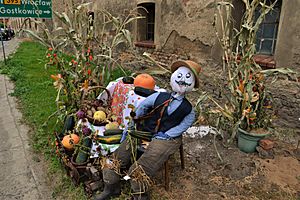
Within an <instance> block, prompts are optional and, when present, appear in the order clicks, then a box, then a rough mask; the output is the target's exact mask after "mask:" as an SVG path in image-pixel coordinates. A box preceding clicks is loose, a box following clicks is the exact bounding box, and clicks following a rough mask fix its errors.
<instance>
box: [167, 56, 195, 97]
mask: <svg viewBox="0 0 300 200" xmlns="http://www.w3.org/2000/svg"><path fill="white" fill-rule="evenodd" d="M171 71H172V73H173V74H172V75H171V81H170V82H171V83H170V84H171V87H172V90H173V91H174V92H176V93H178V94H179V95H183V94H185V93H186V92H190V91H192V89H193V88H194V87H195V88H198V87H199V80H198V76H199V74H200V71H201V67H200V66H199V65H198V64H197V63H195V62H193V61H191V60H186V61H183V60H179V61H176V62H174V63H173V64H172V65H171Z"/></svg>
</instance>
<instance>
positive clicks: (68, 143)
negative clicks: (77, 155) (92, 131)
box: [61, 133, 80, 150]
mask: <svg viewBox="0 0 300 200" xmlns="http://www.w3.org/2000/svg"><path fill="white" fill-rule="evenodd" d="M79 140H80V137H79V136H78V135H76V134H74V133H73V134H70V135H66V136H64V138H63V140H62V141H61V143H62V145H63V146H64V147H65V148H66V149H68V150H72V149H73V148H74V145H75V144H78V142H79Z"/></svg>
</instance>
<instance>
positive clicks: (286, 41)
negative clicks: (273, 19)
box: [275, 0, 300, 73]
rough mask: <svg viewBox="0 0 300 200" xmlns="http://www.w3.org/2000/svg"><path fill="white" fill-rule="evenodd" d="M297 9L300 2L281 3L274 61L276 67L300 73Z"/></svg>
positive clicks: (293, 0) (298, 16)
mask: <svg viewBox="0 0 300 200" xmlns="http://www.w3.org/2000/svg"><path fill="white" fill-rule="evenodd" d="M299 9H300V1H297V0H292V1H282V8H281V15H280V24H279V31H278V37H277V39H278V41H277V45H276V51H275V60H276V62H277V67H289V68H291V69H294V70H296V71H298V72H299V73H300V20H299V19H300V12H299Z"/></svg>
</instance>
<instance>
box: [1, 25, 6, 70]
mask: <svg viewBox="0 0 300 200" xmlns="http://www.w3.org/2000/svg"><path fill="white" fill-rule="evenodd" d="M0 32H1V31H0ZM0 38H1V45H2V50H3V57H4V64H5V65H6V57H5V49H4V42H3V37H2V33H0Z"/></svg>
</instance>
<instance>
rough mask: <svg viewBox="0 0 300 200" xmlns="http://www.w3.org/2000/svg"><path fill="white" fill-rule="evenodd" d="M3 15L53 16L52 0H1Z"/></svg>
mask: <svg viewBox="0 0 300 200" xmlns="http://www.w3.org/2000/svg"><path fill="white" fill-rule="evenodd" d="M1 17H34V18H52V0H0V18H1Z"/></svg>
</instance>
